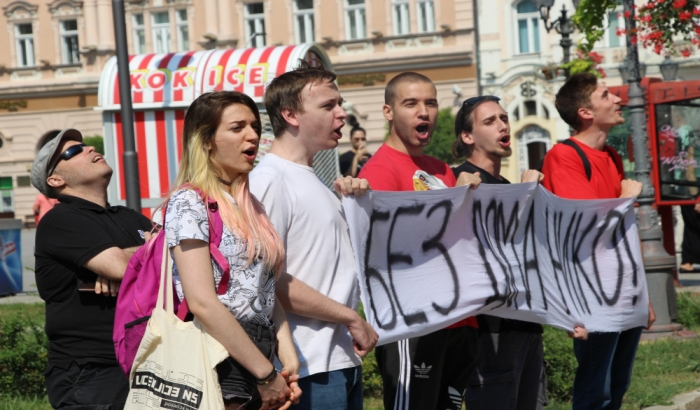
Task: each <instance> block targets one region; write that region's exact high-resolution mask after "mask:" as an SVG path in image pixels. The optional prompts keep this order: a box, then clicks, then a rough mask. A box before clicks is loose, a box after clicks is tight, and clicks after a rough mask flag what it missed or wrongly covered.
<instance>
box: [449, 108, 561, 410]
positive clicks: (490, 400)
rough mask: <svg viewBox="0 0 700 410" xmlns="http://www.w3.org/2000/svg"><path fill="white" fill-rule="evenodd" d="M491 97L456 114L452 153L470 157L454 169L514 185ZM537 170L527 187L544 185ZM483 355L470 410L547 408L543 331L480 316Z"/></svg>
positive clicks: (499, 112) (505, 129) (505, 131)
mask: <svg viewBox="0 0 700 410" xmlns="http://www.w3.org/2000/svg"><path fill="white" fill-rule="evenodd" d="M498 101H499V99H498V98H497V97H492V96H484V97H474V98H470V99H468V100H466V101H464V103H463V104H462V108H461V109H460V110H459V112H458V113H457V119H456V122H455V134H456V137H457V141H455V144H454V146H453V149H452V153H453V155H454V156H455V158H461V157H466V158H467V160H466V161H465V162H464V164H462V165H460V166H458V167H456V168H453V171H454V174H455V178H456V177H458V176H459V174H460V173H462V172H469V173H478V174H479V176H480V177H481V181H482V183H484V184H510V182H509V181H508V180H507V179H505V178H503V177H502V176H501V159H503V158H507V157H509V156H510V155H511V154H512V150H511V147H510V125H509V123H508V114H507V113H506V112H505V110H503V108H502V107H501V106H500V105H499V104H498ZM542 178H543V175H542V174H541V173H540V172H538V171H535V170H527V171H525V172H524V173H523V175H522V177H521V180H522V182H535V181H541V180H542ZM476 319H477V321H478V322H479V353H478V355H477V359H476V371H475V372H474V373H472V377H471V380H470V381H469V384H468V386H467V391H466V394H465V400H464V401H465V403H466V405H467V408H468V409H499V410H516V409H517V410H532V409H541V408H542V407H543V406H544V405H546V404H547V397H546V390H545V389H546V380H545V378H544V377H545V376H544V366H543V364H544V353H543V350H542V326H541V325H539V324H536V323H530V322H523V321H520V320H512V319H501V318H498V317H495V316H488V315H479V316H477V317H476Z"/></svg>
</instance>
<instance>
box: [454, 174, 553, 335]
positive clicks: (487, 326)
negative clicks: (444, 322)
mask: <svg viewBox="0 0 700 410" xmlns="http://www.w3.org/2000/svg"><path fill="white" fill-rule="evenodd" d="M452 172H454V174H455V178H457V177H459V174H460V173H462V172H469V173H472V174H473V173H475V172H478V173H479V177H480V178H481V182H482V183H484V184H510V181H508V180H507V179H505V178H503V177H501V178H500V179H499V178H496V177H495V176H493V175H491V174H490V173H488V172H487V171H484V170H483V169H481V168H479V167H477V166H476V165H474V164H472V163H471V162H469V161H465V162H464V164H462V165H460V166H458V167H455V168H452ZM476 321H477V322H479V331H481V332H486V333H500V332H505V331H518V332H528V333H542V325H540V324H538V323H531V322H524V321H522V320H515V319H501V318H500V317H496V316H489V315H477V317H476Z"/></svg>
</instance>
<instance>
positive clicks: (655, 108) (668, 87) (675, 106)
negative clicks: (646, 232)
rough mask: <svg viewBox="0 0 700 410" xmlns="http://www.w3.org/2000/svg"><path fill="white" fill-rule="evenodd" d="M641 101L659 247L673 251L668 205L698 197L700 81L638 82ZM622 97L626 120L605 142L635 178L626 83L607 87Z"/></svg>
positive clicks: (669, 208) (671, 252)
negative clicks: (661, 244) (658, 221)
mask: <svg viewBox="0 0 700 410" xmlns="http://www.w3.org/2000/svg"><path fill="white" fill-rule="evenodd" d="M641 86H642V90H643V91H644V97H645V101H646V104H647V105H646V107H645V108H646V113H647V124H646V126H647V136H648V143H649V152H650V157H651V164H650V165H651V167H650V168H651V175H650V178H651V182H652V184H653V186H654V192H655V206H656V207H657V209H658V211H659V215H660V216H661V221H662V227H663V231H664V248H665V249H666V251H667V252H668V253H669V254H670V255H674V254H675V253H676V252H675V244H674V230H673V225H674V224H673V214H672V210H671V206H672V205H693V204H695V203H696V202H697V201H698V196H699V195H700V81H673V82H665V81H662V80H661V79H658V78H644V79H642V81H641ZM610 91H611V92H612V93H614V94H615V95H618V96H619V97H620V98H622V105H623V116H624V117H625V119H626V120H627V121H626V122H625V124H623V125H620V126H617V127H615V128H613V130H612V131H611V133H610V135H609V137H608V144H610V145H612V146H613V147H614V148H615V149H616V150H617V151H618V152H619V153H620V155H621V156H622V160H623V164H624V168H625V174H626V177H627V178H634V177H635V176H634V153H633V149H632V132H631V125H630V122H629V110H628V109H626V108H625V106H626V105H627V103H628V96H627V91H628V86H627V85H624V86H616V87H610Z"/></svg>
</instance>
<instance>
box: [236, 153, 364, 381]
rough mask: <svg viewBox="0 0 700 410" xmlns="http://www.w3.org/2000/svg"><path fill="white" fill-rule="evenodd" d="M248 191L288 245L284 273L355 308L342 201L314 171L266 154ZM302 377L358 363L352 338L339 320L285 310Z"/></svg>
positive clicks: (354, 280) (354, 284)
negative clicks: (316, 317)
mask: <svg viewBox="0 0 700 410" xmlns="http://www.w3.org/2000/svg"><path fill="white" fill-rule="evenodd" d="M250 191H251V192H252V193H253V195H255V196H256V197H257V198H258V200H260V201H261V202H262V203H263V204H264V205H265V211H266V212H267V215H268V217H269V218H270V221H272V224H273V225H274V227H275V229H276V230H277V232H278V233H279V235H280V237H281V238H282V241H283V242H284V246H285V249H286V250H287V258H286V267H287V272H289V273H290V274H291V275H294V277H296V278H298V279H300V280H301V281H303V282H304V283H306V284H307V285H309V286H311V287H312V288H314V289H316V290H318V291H319V292H320V293H322V294H324V295H326V296H328V297H329V298H331V299H334V300H336V301H338V302H340V303H342V304H344V305H345V306H348V307H350V308H351V309H355V310H356V309H357V306H358V302H359V287H358V284H357V276H356V273H355V258H354V256H353V253H352V245H351V244H350V234H349V232H348V226H347V223H346V222H345V217H344V215H343V210H342V208H341V206H340V201H339V200H338V198H337V197H336V196H335V195H333V193H332V192H331V191H330V190H329V189H328V187H326V186H325V185H324V184H323V182H321V180H319V179H318V177H317V176H316V174H315V173H314V170H313V168H311V167H307V166H303V165H298V164H295V163H293V162H291V161H287V160H284V159H282V158H280V157H278V156H276V155H274V154H270V153H267V154H266V155H265V157H264V158H263V159H262V160H261V161H260V163H259V164H258V165H257V166H256V167H255V168H254V169H253V171H252V172H251V173H250ZM287 318H288V320H289V324H290V327H291V330H292V337H293V338H294V342H295V343H294V344H295V346H296V348H297V354H298V355H299V361H300V363H301V368H300V371H299V376H300V377H305V376H309V375H312V374H316V373H322V372H329V371H333V370H341V369H347V368H349V367H355V366H359V365H360V364H361V361H360V359H359V358H358V357H357V355H355V352H354V351H353V345H352V337H351V336H350V332H349V331H348V329H347V328H346V327H345V326H343V325H342V324H339V323H330V322H325V321H321V320H316V319H309V318H306V317H301V316H297V315H294V314H291V313H288V314H287Z"/></svg>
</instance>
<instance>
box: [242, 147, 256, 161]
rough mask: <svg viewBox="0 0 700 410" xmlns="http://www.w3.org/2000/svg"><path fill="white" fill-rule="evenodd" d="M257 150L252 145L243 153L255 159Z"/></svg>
mask: <svg viewBox="0 0 700 410" xmlns="http://www.w3.org/2000/svg"><path fill="white" fill-rule="evenodd" d="M257 151H258V150H257V149H256V148H255V147H251V148H248V149H247V150H245V151H243V155H245V156H246V157H247V158H248V159H250V158H252V159H255V154H257Z"/></svg>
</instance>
